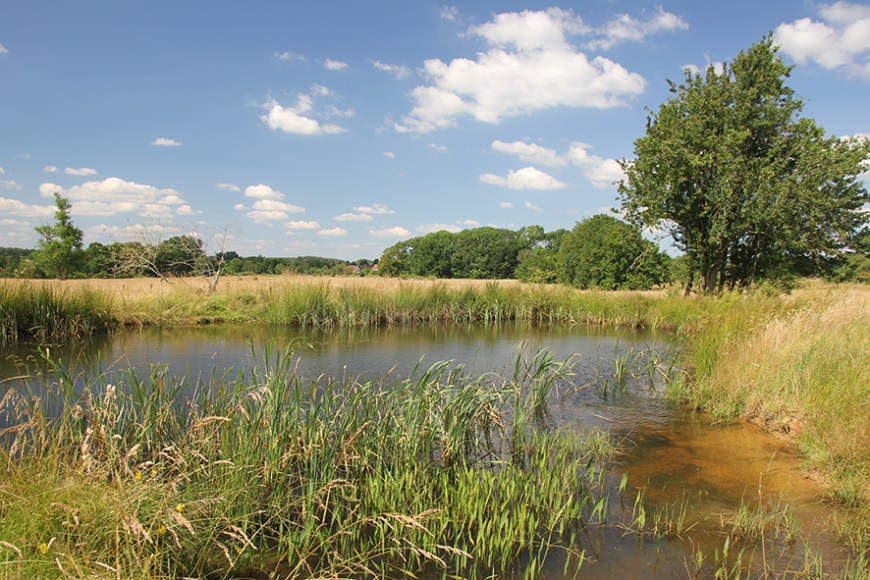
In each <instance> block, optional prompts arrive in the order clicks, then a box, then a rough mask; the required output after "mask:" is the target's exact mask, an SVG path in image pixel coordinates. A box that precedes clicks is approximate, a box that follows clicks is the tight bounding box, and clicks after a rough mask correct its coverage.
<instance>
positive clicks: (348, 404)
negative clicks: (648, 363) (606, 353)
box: [0, 349, 612, 578]
mask: <svg viewBox="0 0 870 580" xmlns="http://www.w3.org/2000/svg"><path fill="white" fill-rule="evenodd" d="M569 371H570V362H562V363H557V362H554V361H553V359H552V356H551V355H548V354H546V353H539V354H538V355H536V356H534V357H532V358H530V359H518V362H517V366H516V372H515V374H514V376H513V377H512V378H511V379H509V380H507V381H496V380H494V379H493V378H491V377H487V376H480V377H474V376H468V375H466V374H465V373H464V372H463V371H462V370H461V369H457V368H451V367H450V366H449V365H448V364H447V363H438V364H436V365H434V366H432V367H431V368H429V369H427V370H425V371H423V370H420V369H418V370H417V371H415V373H414V376H412V377H411V378H409V379H405V380H398V379H390V378H389V377H383V378H381V379H379V380H373V381H368V380H366V381H355V380H353V379H348V380H347V381H344V382H335V381H331V380H326V381H311V382H304V381H303V380H301V379H300V378H298V377H297V376H296V374H295V372H294V365H293V359H292V357H291V356H290V354H289V353H287V352H284V353H279V352H272V351H270V350H268V349H267V352H266V354H265V356H264V357H263V362H262V363H261V364H260V365H258V366H256V367H254V368H251V369H248V370H245V371H237V372H233V373H227V374H226V375H223V376H216V375H215V376H212V377H211V379H210V380H209V381H207V382H204V383H201V384H196V385H191V384H189V383H188V382H187V381H186V380H185V379H184V378H176V377H171V376H168V375H167V374H166V372H165V370H162V369H159V368H158V369H155V370H154V371H153V373H152V374H151V375H150V376H148V377H145V378H141V379H140V378H139V377H136V376H135V375H134V374H133V373H132V372H124V373H115V374H113V375H111V376H107V375H99V374H88V373H85V374H84V375H82V376H71V375H70V374H69V373H68V372H67V371H66V370H65V369H64V368H63V366H62V365H61V364H60V363H59V362H54V366H53V371H52V373H51V376H52V379H51V380H50V381H31V382H30V383H28V385H27V387H22V388H21V389H14V390H9V391H8V392H7V393H6V395H5V397H4V398H3V400H2V405H0V409H2V415H3V416H2V419H3V420H5V421H6V424H7V425H10V426H9V427H7V428H6V429H4V430H3V431H2V435H0V473H2V479H0V481H2V484H0V576H2V577H4V578H35V577H40V578H68V577H76V578H83V577H90V578H110V577H111V578H118V577H121V578H133V577H136V578H179V577H197V578H200V577H208V578H232V577H238V578H303V577H305V578H308V577H363V576H374V577H398V576H403V575H410V576H412V577H413V576H415V575H418V574H419V573H421V572H425V571H430V572H440V573H441V574H443V575H446V576H452V575H460V576H463V577H492V576H493V575H503V574H505V573H510V572H512V571H513V572H516V568H517V567H518V562H520V561H522V562H523V572H522V573H523V574H524V575H525V576H526V577H534V576H535V575H536V571H537V570H538V569H539V567H540V565H541V563H542V562H543V559H544V558H545V557H546V555H547V553H548V552H549V551H550V550H553V549H562V550H567V551H572V550H573V551H575V552H577V553H576V556H577V558H578V559H576V562H577V565H579V562H581V561H582V554H581V553H580V550H579V548H577V545H578V544H576V543H575V539H576V538H577V536H578V535H579V534H580V533H581V531H580V530H581V528H582V526H583V525H584V524H585V523H586V522H590V521H597V520H602V519H603V518H604V517H606V513H607V508H606V503H607V491H608V490H605V489H603V486H602V473H603V469H602V468H603V465H604V464H605V463H606V462H607V461H608V459H609V457H610V454H611V453H612V448H611V446H610V443H609V438H608V437H607V436H606V435H604V434H602V433H599V432H591V433H588V434H578V433H568V432H560V431H558V430H554V429H552V427H548V426H546V425H544V423H543V421H542V417H544V416H545V415H546V401H547V399H548V395H549V392H550V390H551V389H553V387H554V385H555V384H556V382H557V381H559V380H561V378H562V377H563V376H564V375H565V373H567V372H569Z"/></svg>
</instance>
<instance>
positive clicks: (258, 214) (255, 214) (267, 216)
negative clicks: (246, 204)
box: [245, 210, 290, 225]
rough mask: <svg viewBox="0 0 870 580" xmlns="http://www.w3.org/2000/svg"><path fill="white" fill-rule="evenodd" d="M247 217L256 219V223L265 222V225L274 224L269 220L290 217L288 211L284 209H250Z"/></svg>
mask: <svg viewBox="0 0 870 580" xmlns="http://www.w3.org/2000/svg"><path fill="white" fill-rule="evenodd" d="M245 215H246V216H247V217H249V218H251V219H252V220H254V223H257V224H264V225H272V224H270V223H269V222H273V221H278V220H286V219H287V218H288V217H290V216H289V215H288V214H287V213H285V212H283V211H265V210H262V211H260V210H258V211H249V212H248V213H246V214H245Z"/></svg>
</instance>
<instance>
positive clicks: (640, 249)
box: [558, 214, 668, 290]
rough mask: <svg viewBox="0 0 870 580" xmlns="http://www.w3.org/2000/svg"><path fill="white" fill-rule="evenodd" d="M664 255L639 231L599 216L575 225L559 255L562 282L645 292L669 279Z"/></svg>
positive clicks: (564, 241)
mask: <svg viewBox="0 0 870 580" xmlns="http://www.w3.org/2000/svg"><path fill="white" fill-rule="evenodd" d="M667 262H668V257H667V255H665V254H663V253H662V252H660V251H659V249H658V247H657V246H656V245H655V244H654V243H653V242H651V241H649V240H645V239H644V238H643V237H642V236H641V234H640V230H638V229H637V228H635V227H633V226H630V225H628V224H627V223H625V222H622V221H619V220H618V219H616V218H614V217H611V216H607V215H603V214H599V215H596V216H593V217H591V218H588V219H584V220H583V221H581V222H577V225H576V226H574V229H573V230H571V232H570V233H568V234H565V236H564V237H563V238H562V243H561V247H560V251H559V260H558V264H559V274H560V278H561V279H562V281H563V282H565V283H568V284H572V285H574V286H577V287H579V288H601V289H602V290H648V289H650V288H652V287H653V286H658V285H659V284H661V283H662V282H664V281H666V280H667V279H668V271H667Z"/></svg>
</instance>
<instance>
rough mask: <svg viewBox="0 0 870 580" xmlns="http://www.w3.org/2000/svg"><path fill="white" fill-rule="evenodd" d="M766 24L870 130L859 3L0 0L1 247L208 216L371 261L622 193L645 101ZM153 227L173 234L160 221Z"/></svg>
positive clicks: (818, 106) (112, 236)
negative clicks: (68, 208)
mask: <svg viewBox="0 0 870 580" xmlns="http://www.w3.org/2000/svg"><path fill="white" fill-rule="evenodd" d="M771 31H773V32H774V33H775V35H776V38H777V40H778V42H779V43H780V44H781V45H782V50H781V53H782V54H783V59H784V60H785V62H786V63H788V64H794V65H796V68H795V70H794V71H793V73H792V78H791V80H790V81H789V85H790V86H791V87H792V88H794V89H795V90H796V92H797V94H798V95H800V96H801V97H802V98H803V99H804V100H805V102H806V106H805V109H804V115H805V116H808V117H813V118H815V119H816V121H817V122H818V123H819V124H820V125H822V126H824V127H825V129H826V130H827V131H828V133H829V134H834V135H839V136H845V135H857V134H865V135H866V134H870V112H868V103H870V99H868V96H867V95H868V94H870V5H868V4H857V3H847V2H837V3H833V4H830V3H829V4H824V3H812V2H806V3H802V2H796V1H793V0H788V1H776V0H765V1H763V2H758V1H753V2H748V1H744V0H736V1H732V2H727V3H726V2H698V1H683V0H680V1H673V2H668V1H663V2H661V3H660V4H659V3H653V2H642V1H633V0H632V1H623V0H610V1H605V0H586V1H583V2H577V1H575V2H563V3H556V2H535V1H527V2H515V1H505V2H466V3H456V4H447V5H444V4H432V3H425V2H416V1H409V0H402V1H382V2H359V1H354V2H347V1H330V0H321V1H319V2H299V1H295V2H268V1H257V2H217V1H209V2H205V1H202V2H196V1H189V2H177V1H171V2H164V1H148V2H144V1H143V2H136V1H130V2H118V1H114V0H112V1H104V2H94V1H81V2H44V1H39V0H28V1H18V2H16V1H9V0H7V1H4V2H2V3H0V246H16V247H33V246H34V245H35V244H36V241H37V235H36V234H35V232H34V231H33V228H34V227H35V226H38V225H40V224H41V223H49V222H51V221H52V219H53V211H54V208H53V199H52V194H53V193H54V192H55V191H59V192H60V193H61V194H62V195H64V196H66V197H68V198H70V200H71V201H72V204H73V220H74V222H75V224H76V225H78V226H79V227H81V228H82V229H83V230H84V231H85V234H86V235H85V242H86V243H90V242H93V241H99V242H102V243H111V242H112V241H113V240H121V241H123V240H126V239H130V238H131V237H132V238H134V239H135V238H142V237H145V238H146V239H147V238H148V237H149V236H153V235H154V234H153V232H154V231H155V227H156V226H159V227H160V228H162V230H161V231H163V232H173V231H177V232H178V233H186V232H189V231H196V232H198V235H201V236H203V237H204V238H205V239H210V237H209V236H210V234H212V233H214V232H215V231H221V232H226V233H228V235H229V239H228V242H227V249H233V250H236V251H237V252H239V253H240V254H242V255H256V254H262V255H266V256H297V255H320V256H328V257H338V258H343V259H348V260H355V259H357V258H376V257H379V256H380V255H381V252H382V251H383V249H384V248H385V247H387V246H390V245H392V244H394V243H396V242H397V241H399V240H402V239H407V238H410V237H414V236H419V235H423V234H425V233H428V232H430V231H436V230H439V229H447V230H450V231H459V230H460V229H464V228H470V227H478V226H483V225H493V226H498V227H508V228H512V229H515V228H519V227H522V226H527V225H532V224H538V225H541V226H543V227H544V228H545V229H546V230H548V231H550V230H554V229H557V228H571V227H572V226H573V225H574V223H575V222H576V221H578V220H580V219H582V218H583V217H586V216H590V215H593V214H595V213H599V212H601V211H607V210H608V209H609V208H611V207H613V206H614V205H617V204H618V202H617V196H616V187H615V186H613V185H612V181H613V180H614V179H618V178H619V176H620V173H619V170H618V166H617V165H616V162H615V160H616V159H621V158H624V157H625V158H630V157H631V156H632V151H633V142H634V140H635V139H637V138H638V137H640V136H642V135H643V133H644V129H645V123H646V116H647V111H646V110H645V109H646V108H650V109H652V110H655V109H657V108H658V106H659V104H661V103H662V102H663V101H664V100H666V99H667V97H668V85H667V82H666V79H672V80H677V81H678V80H680V79H681V78H682V77H683V72H682V71H683V69H684V68H685V67H687V66H691V67H700V68H701V69H703V68H705V67H706V66H707V65H709V64H714V65H715V64H717V63H722V62H725V61H729V60H731V59H733V58H734V57H735V56H736V55H737V53H738V51H739V50H741V49H746V48H748V47H749V46H750V45H751V44H753V43H755V42H758V41H759V40H761V39H762V37H763V36H764V35H765V34H767V33H768V32H771ZM164 235H165V234H164Z"/></svg>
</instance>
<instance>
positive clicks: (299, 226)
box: [284, 221, 320, 230]
mask: <svg viewBox="0 0 870 580" xmlns="http://www.w3.org/2000/svg"><path fill="white" fill-rule="evenodd" d="M284 227H285V228H287V229H288V230H316V229H317V228H319V227H320V224H319V223H317V222H313V221H312V222H293V221H290V222H287V223H285V224H284Z"/></svg>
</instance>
